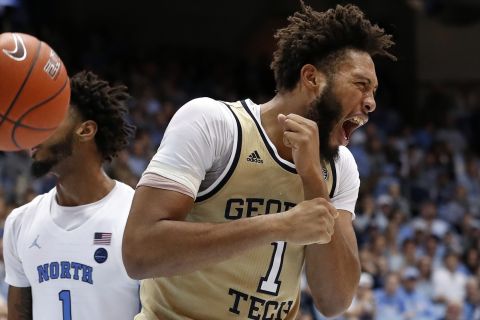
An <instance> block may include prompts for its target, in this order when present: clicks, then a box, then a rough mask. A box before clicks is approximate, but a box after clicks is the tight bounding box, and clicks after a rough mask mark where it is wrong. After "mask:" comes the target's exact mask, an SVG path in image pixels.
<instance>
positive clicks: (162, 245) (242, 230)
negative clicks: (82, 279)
mask: <svg viewBox="0 0 480 320" xmlns="http://www.w3.org/2000/svg"><path fill="white" fill-rule="evenodd" d="M278 218H279V216H278V215H265V216H257V217H253V218H249V219H240V220H237V221H233V222H226V223H217V224H212V223H193V222H185V221H172V220H161V221H158V222H156V223H154V224H153V225H147V226H141V227H139V228H138V229H137V230H136V232H135V233H131V235H130V236H127V233H126V236H125V238H124V246H125V248H124V260H125V265H126V267H127V271H128V272H129V274H130V275H131V276H132V277H134V278H141V279H145V278H151V277H159V276H172V275H178V274H183V273H188V272H192V271H195V270H198V269H201V268H203V267H205V266H209V265H212V264H215V263H219V262H222V261H224V260H227V259H229V258H231V257H233V256H237V255H238V254H240V253H242V252H244V251H247V250H249V249H252V248H254V247H257V246H259V245H263V244H269V243H271V242H273V241H276V240H279V235H278V234H279V233H280V231H279V230H280V227H279V224H278V223H277V220H279V219H278ZM133 234H134V235H135V236H132V235H133ZM130 248H131V249H130ZM126 252H127V254H126ZM132 254H133V255H135V256H131V255H132ZM126 255H130V256H126Z"/></svg>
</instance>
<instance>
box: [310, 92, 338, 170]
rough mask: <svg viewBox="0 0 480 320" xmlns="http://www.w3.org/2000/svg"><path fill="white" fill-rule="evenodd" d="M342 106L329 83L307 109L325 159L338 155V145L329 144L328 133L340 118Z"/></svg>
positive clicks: (334, 157) (333, 158)
mask: <svg viewBox="0 0 480 320" xmlns="http://www.w3.org/2000/svg"><path fill="white" fill-rule="evenodd" d="M341 115H342V106H341V105H340V102H338V99H337V98H336V97H335V95H334V94H333V91H332V87H331V85H327V87H326V88H325V91H324V92H323V94H322V95H321V96H319V97H318V98H317V99H315V101H313V102H312V103H311V105H310V107H309V109H308V111H307V115H306V117H307V118H308V119H310V120H312V121H315V122H316V123H317V126H318V134H319V136H320V137H319V140H320V155H321V157H322V159H323V160H325V161H328V162H330V161H334V160H335V159H336V158H337V157H338V146H332V145H331V144H330V135H331V133H332V131H333V129H334V128H335V126H336V124H337V123H338V121H339V120H340V118H341Z"/></svg>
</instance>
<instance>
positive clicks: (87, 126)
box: [75, 120, 97, 141]
mask: <svg viewBox="0 0 480 320" xmlns="http://www.w3.org/2000/svg"><path fill="white" fill-rule="evenodd" d="M75 133H76V134H77V136H78V139H79V141H88V140H92V139H95V134H96V133H97V123H96V122H95V121H93V120H87V121H84V122H82V123H81V124H80V126H78V127H77V129H76V130H75Z"/></svg>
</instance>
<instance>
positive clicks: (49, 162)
mask: <svg viewBox="0 0 480 320" xmlns="http://www.w3.org/2000/svg"><path fill="white" fill-rule="evenodd" d="M47 151H48V153H49V154H50V155H49V158H47V159H45V160H34V161H33V163H32V166H31V168H30V172H31V173H32V176H33V177H35V178H40V177H43V176H44V175H46V174H47V173H49V172H50V171H51V170H52V168H53V167H54V166H56V165H57V164H59V163H60V162H61V161H62V160H64V159H66V158H68V157H69V156H71V155H72V153H73V132H70V133H68V134H67V135H66V136H65V138H64V139H63V140H62V141H60V142H57V143H56V144H53V145H51V146H49V147H48V149H47Z"/></svg>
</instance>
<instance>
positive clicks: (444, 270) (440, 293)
mask: <svg viewBox="0 0 480 320" xmlns="http://www.w3.org/2000/svg"><path fill="white" fill-rule="evenodd" d="M458 264H459V261H458V255H457V254H456V253H455V252H453V251H449V252H447V254H446V255H445V257H444V265H443V266H442V267H440V268H438V269H436V270H435V271H434V272H433V294H434V299H435V301H437V302H440V303H448V302H452V301H456V302H459V301H463V300H464V298H465V285H466V282H467V277H466V276H465V275H464V274H463V273H461V272H460V271H459V270H458V266H459V265H458ZM452 308H453V307H452Z"/></svg>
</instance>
